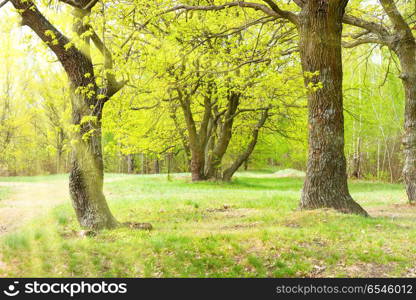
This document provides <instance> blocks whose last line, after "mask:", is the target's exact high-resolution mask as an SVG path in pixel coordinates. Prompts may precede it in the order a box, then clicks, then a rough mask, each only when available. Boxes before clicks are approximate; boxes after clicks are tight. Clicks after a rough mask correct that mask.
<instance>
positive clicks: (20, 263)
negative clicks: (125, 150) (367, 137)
mask: <svg viewBox="0 0 416 300" xmlns="http://www.w3.org/2000/svg"><path fill="white" fill-rule="evenodd" d="M244 176H247V175H244V174H240V176H238V177H237V178H236V179H235V180H234V181H233V182H232V183H228V184H225V183H213V182H209V183H189V182H188V181H187V180H188V179H187V178H186V177H185V176H183V175H182V176H177V177H176V178H175V179H174V180H173V181H168V180H167V178H166V176H125V177H123V178H122V179H121V180H117V181H110V182H108V183H107V184H106V194H107V198H108V200H109V203H110V206H111V209H112V211H113V212H114V214H115V215H116V217H117V218H118V219H119V220H120V221H135V222H150V223H152V224H153V226H154V230H152V231H151V232H145V231H136V230H131V229H127V228H120V229H116V230H112V231H102V232H100V233H98V234H97V236H95V237H84V238H82V237H79V235H77V232H78V231H79V230H80V228H79V227H78V225H77V223H76V220H75V217H74V214H73V212H72V209H71V207H70V205H69V204H68V205H63V206H59V207H57V208H55V209H54V210H53V211H52V212H51V213H50V214H49V216H48V217H47V218H44V219H42V220H36V221H34V222H33V223H32V224H30V226H28V227H27V228H24V229H22V230H20V231H18V232H15V233H13V234H9V235H7V236H5V237H3V238H2V240H1V243H0V251H1V253H2V256H1V258H0V260H1V261H2V264H0V266H3V267H2V268H1V269H0V274H1V275H3V276H8V277H33V276H40V277H42V276H52V277H77V276H78V277H79V276H87V277H101V276H103V277H299V276H301V277H318V276H330V277H346V276H351V277H357V276H358V277H367V276H376V277H391V276H415V265H414V262H415V261H416V251H415V250H416V230H415V225H416V218H415V217H416V209H415V208H414V207H410V206H407V205H406V204H405V193H404V191H403V187H402V186H401V185H397V184H385V183H371V182H352V183H351V184H350V187H351V192H352V194H353V196H354V198H355V199H356V200H357V201H359V202H360V203H361V204H362V205H363V206H364V207H365V208H366V209H367V210H368V211H369V212H370V213H371V214H372V215H374V217H372V218H363V217H359V216H351V215H343V214H339V213H337V212H334V211H331V210H316V211H308V212H300V211H297V205H298V200H299V197H300V189H301V187H302V179H300V178H271V177H267V178H260V177H258V176H256V177H244Z"/></svg>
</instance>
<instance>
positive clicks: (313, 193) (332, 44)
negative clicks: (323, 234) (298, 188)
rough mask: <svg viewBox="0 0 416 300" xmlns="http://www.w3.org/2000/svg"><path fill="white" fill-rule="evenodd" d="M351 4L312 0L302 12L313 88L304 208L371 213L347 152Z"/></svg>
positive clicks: (303, 47) (308, 81)
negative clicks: (345, 57) (345, 52)
mask: <svg viewBox="0 0 416 300" xmlns="http://www.w3.org/2000/svg"><path fill="white" fill-rule="evenodd" d="M347 3H348V0H337V1H328V0H311V1H307V2H306V3H305V4H304V7H303V8H302V12H301V15H300V17H299V22H300V23H299V28H298V29H299V34H300V39H301V41H300V54H301V60H302V68H303V71H304V76H305V85H306V87H307V88H308V90H309V92H308V107H309V118H308V127H309V154H308V165H307V172H306V178H305V183H304V187H303V191H302V198H301V203H300V207H301V209H317V208H334V209H336V210H338V211H341V212H344V213H355V214H360V215H365V216H366V215H367V213H366V212H365V210H364V209H363V208H362V207H361V206H360V205H359V204H357V203H356V202H354V200H353V199H352V197H351V196H350V193H349V191H348V185H347V171H346V159H345V155H344V116H343V97H342V78H343V73H342V58H341V33H342V18H343V15H344V12H345V7H346V5H347Z"/></svg>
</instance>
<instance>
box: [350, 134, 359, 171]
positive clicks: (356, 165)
mask: <svg viewBox="0 0 416 300" xmlns="http://www.w3.org/2000/svg"><path fill="white" fill-rule="evenodd" d="M351 175H352V177H354V178H356V179H360V178H361V138H360V137H359V138H358V139H357V148H356V149H354V156H353V159H352V174H351Z"/></svg>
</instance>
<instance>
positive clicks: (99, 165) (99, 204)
mask: <svg viewBox="0 0 416 300" xmlns="http://www.w3.org/2000/svg"><path fill="white" fill-rule="evenodd" d="M75 114H76V115H77V116H80V115H78V114H77V112H76V113H75ZM81 127H83V128H81V131H80V132H79V133H77V134H76V137H75V138H74V141H75V143H73V144H74V146H73V149H72V157H71V164H72V166H71V171H70V176H69V192H70V195H71V199H72V205H73V207H74V209H75V212H76V215H77V218H78V222H79V223H80V225H81V226H82V227H85V228H90V229H102V228H113V227H115V226H117V221H116V220H115V218H114V217H113V215H112V214H111V212H110V209H109V207H108V205H107V201H106V199H105V197H104V194H103V179H104V171H103V157H102V148H101V122H100V121H99V122H97V124H94V129H93V130H94V134H93V135H91V136H90V137H89V138H88V139H86V138H85V134H86V132H88V131H86V130H89V129H91V127H90V126H81Z"/></svg>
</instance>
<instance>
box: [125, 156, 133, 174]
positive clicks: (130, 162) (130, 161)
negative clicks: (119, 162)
mask: <svg viewBox="0 0 416 300" xmlns="http://www.w3.org/2000/svg"><path fill="white" fill-rule="evenodd" d="M126 160H127V174H133V173H134V155H133V154H128V155H127V156H126Z"/></svg>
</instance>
